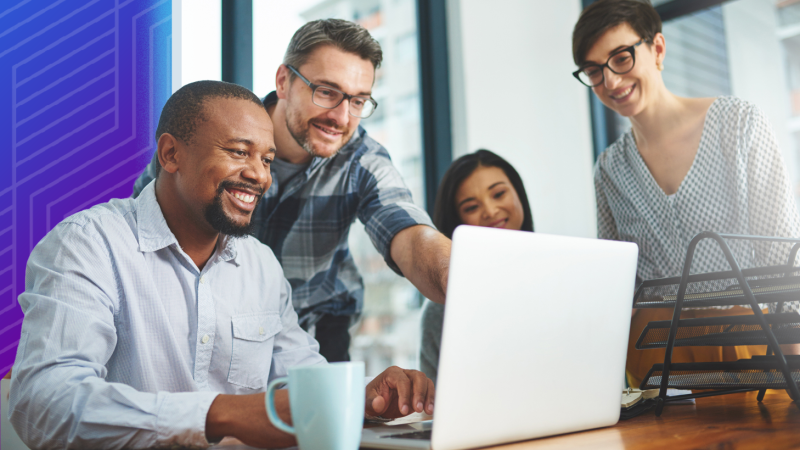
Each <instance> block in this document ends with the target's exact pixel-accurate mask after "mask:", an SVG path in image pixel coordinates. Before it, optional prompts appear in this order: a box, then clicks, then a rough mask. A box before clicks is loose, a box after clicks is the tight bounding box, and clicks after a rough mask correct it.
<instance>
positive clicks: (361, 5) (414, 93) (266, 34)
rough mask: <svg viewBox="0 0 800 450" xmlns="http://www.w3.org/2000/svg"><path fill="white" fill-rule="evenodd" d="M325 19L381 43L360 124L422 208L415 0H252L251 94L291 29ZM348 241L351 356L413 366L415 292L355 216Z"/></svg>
mask: <svg viewBox="0 0 800 450" xmlns="http://www.w3.org/2000/svg"><path fill="white" fill-rule="evenodd" d="M277 17H279V18H280V20H275V18H277ZM323 18H340V19H346V20H352V21H354V22H357V23H359V24H361V25H362V26H364V27H365V28H367V29H368V30H369V31H370V33H371V34H372V36H373V37H374V38H376V39H377V40H378V41H379V42H380V44H381V48H382V50H383V63H382V65H381V67H380V68H379V69H378V71H377V73H376V77H375V86H374V88H373V97H374V98H375V100H376V101H377V102H378V105H379V106H378V109H377V110H375V113H374V114H373V115H372V116H371V117H369V118H368V119H364V120H363V121H362V122H361V124H362V126H363V127H364V128H365V129H366V130H367V132H368V133H369V134H370V136H371V137H372V138H374V139H375V140H377V141H378V142H380V143H381V144H383V145H384V146H385V147H386V148H387V150H388V151H389V153H390V155H391V157H392V161H393V163H394V165H395V167H396V168H397V169H398V171H399V172H400V174H401V175H402V176H403V179H404V180H405V182H406V185H407V186H408V187H409V189H410V190H411V192H412V195H413V196H414V201H415V202H416V203H417V204H418V205H419V206H421V207H423V208H424V207H425V205H424V202H425V191H424V176H423V166H422V164H423V162H422V134H421V127H420V101H419V73H418V71H419V61H418V60H419V58H418V55H417V53H418V51H417V29H416V1H415V0H391V1H389V0H326V1H320V0H293V1H291V2H287V1H282V0H254V2H253V30H254V31H253V40H254V42H253V61H254V69H253V72H254V73H253V78H254V81H253V85H254V90H255V92H256V94H257V95H258V96H260V97H263V96H265V95H266V94H268V93H269V92H270V91H272V90H274V89H275V72H276V71H277V69H278V66H279V65H280V64H281V61H282V60H283V53H284V52H285V50H286V46H287V45H288V43H289V40H290V39H291V37H292V35H293V34H294V32H295V31H296V30H297V29H298V28H299V27H300V26H301V25H303V24H304V23H306V22H308V21H311V20H315V19H323ZM349 242H350V251H351V252H352V253H353V257H354V258H355V261H356V265H357V266H358V268H359V271H360V272H361V275H362V276H363V278H364V284H365V293H364V311H363V314H362V317H361V320H360V322H359V323H358V324H357V325H356V326H354V327H353V329H352V330H351V334H352V335H353V339H352V341H351V346H350V356H351V358H352V359H353V360H363V361H364V362H365V363H366V369H367V375H377V374H379V373H380V372H381V371H383V370H384V369H385V368H386V367H388V366H390V365H398V366H401V367H406V368H417V367H418V362H417V355H418V349H419V340H420V304H421V300H422V298H421V296H420V294H419V292H418V291H417V290H416V289H415V288H414V287H413V286H412V285H411V283H409V282H408V280H406V279H405V278H402V277H400V276H398V275H397V274H395V273H394V272H393V271H392V270H391V269H389V268H388V266H387V265H386V263H385V262H384V260H383V257H382V256H381V255H380V254H379V253H378V252H377V251H376V250H375V247H374V246H373V245H372V243H371V241H370V239H369V237H368V236H367V234H366V232H365V231H364V226H363V224H361V223H360V222H357V223H355V224H353V226H352V228H351V232H350V239H349Z"/></svg>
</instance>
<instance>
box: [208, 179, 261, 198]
mask: <svg viewBox="0 0 800 450" xmlns="http://www.w3.org/2000/svg"><path fill="white" fill-rule="evenodd" d="M229 188H230V189H239V190H242V191H249V192H255V193H256V195H257V196H258V197H261V196H262V195H264V188H263V187H262V186H259V185H257V184H250V183H243V182H241V181H223V182H222V183H220V184H219V187H218V188H217V194H222V191H224V190H225V189H229Z"/></svg>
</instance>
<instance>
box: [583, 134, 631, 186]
mask: <svg viewBox="0 0 800 450" xmlns="http://www.w3.org/2000/svg"><path fill="white" fill-rule="evenodd" d="M631 151H638V150H636V146H635V144H634V140H633V134H632V133H631V131H630V130H628V131H626V132H625V133H622V136H620V137H619V138H618V139H617V140H616V141H615V142H614V143H613V144H611V145H609V146H608V148H606V149H605V151H604V152H603V153H601V154H600V156H598V157H597V163H596V164H595V166H594V176H595V179H596V180H598V179H600V178H602V177H603V176H604V175H609V174H617V173H621V172H628V173H629V172H630V166H631V160H630V152H631Z"/></svg>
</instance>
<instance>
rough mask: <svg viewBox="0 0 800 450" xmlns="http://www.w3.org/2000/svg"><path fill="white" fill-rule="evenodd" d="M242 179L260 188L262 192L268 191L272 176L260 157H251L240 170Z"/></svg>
mask: <svg viewBox="0 0 800 450" xmlns="http://www.w3.org/2000/svg"><path fill="white" fill-rule="evenodd" d="M242 178H245V179H246V180H247V181H249V182H251V183H253V184H257V185H259V186H262V187H263V188H264V192H266V191H267V189H269V187H270V185H271V184H272V174H271V173H270V171H269V168H268V167H266V166H264V163H263V162H262V161H261V157H260V156H253V157H250V158H248V159H247V164H246V165H245V167H244V170H242Z"/></svg>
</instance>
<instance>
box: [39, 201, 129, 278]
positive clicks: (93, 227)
mask: <svg viewBox="0 0 800 450" xmlns="http://www.w3.org/2000/svg"><path fill="white" fill-rule="evenodd" d="M135 204H136V200H134V199H131V198H128V199H113V200H111V201H110V202H108V203H102V204H99V205H95V206H93V207H91V208H89V209H87V210H84V211H81V212H78V213H76V214H73V215H71V216H69V217H67V218H66V219H64V220H62V221H61V222H60V223H59V224H58V225H56V226H55V227H54V228H53V229H52V230H50V232H49V233H47V235H45V236H44V238H42V239H41V240H40V241H39V243H38V244H37V245H36V247H35V249H34V251H33V252H32V253H31V260H30V261H39V262H41V261H42V260H41V259H38V258H42V257H43V258H45V259H47V260H49V261H50V262H49V263H46V264H50V265H52V264H55V265H57V266H58V265H60V264H70V265H71V267H72V270H78V266H80V265H84V266H86V267H88V266H89V265H94V266H97V268H99V267H103V266H104V264H103V263H102V261H103V260H106V259H110V258H112V253H113V250H112V248H114V247H115V245H116V244H119V243H123V242H125V243H126V244H123V245H131V246H132V245H135V244H136V237H135V233H134V232H133V228H132V225H131V224H132V223H133V222H132V221H133V220H135V219H132V218H131V216H132V215H135V214H133V213H135ZM98 258H99V259H100V260H98ZM76 264H77V265H76ZM93 270H94V269H93Z"/></svg>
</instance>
